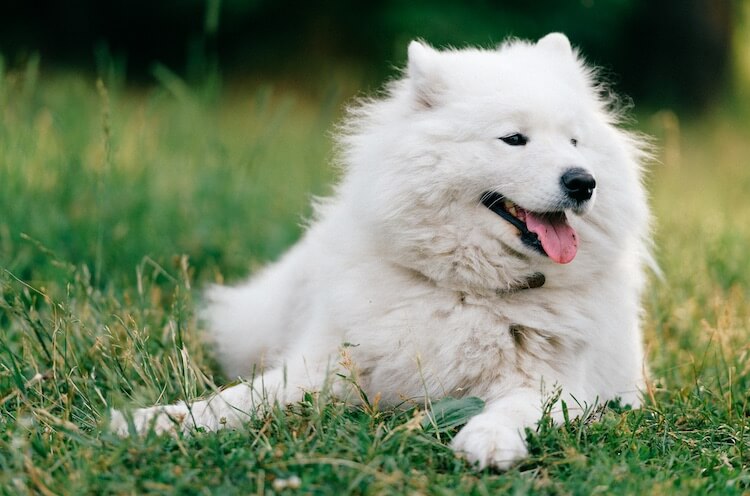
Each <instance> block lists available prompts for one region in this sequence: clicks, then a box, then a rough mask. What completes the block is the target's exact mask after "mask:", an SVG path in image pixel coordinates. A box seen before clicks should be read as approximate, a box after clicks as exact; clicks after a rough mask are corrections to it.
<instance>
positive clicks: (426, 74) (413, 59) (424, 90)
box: [407, 40, 444, 108]
mask: <svg viewBox="0 0 750 496" xmlns="http://www.w3.org/2000/svg"><path fill="white" fill-rule="evenodd" d="M408 53H409V65H408V68H407V72H408V75H409V80H410V82H411V89H412V92H413V94H414V101H415V102H416V103H417V105H418V106H419V107H420V108H431V107H434V106H435V105H436V104H437V101H438V98H439V96H440V93H441V92H442V90H443V88H444V83H443V78H442V74H441V71H440V60H439V58H440V53H439V52H438V51H437V50H435V49H434V48H432V47H431V46H429V45H427V44H426V43H424V42H422V41H418V40H414V41H412V42H411V43H409V52H408Z"/></svg>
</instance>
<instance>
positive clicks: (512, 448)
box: [112, 33, 650, 469]
mask: <svg viewBox="0 0 750 496" xmlns="http://www.w3.org/2000/svg"><path fill="white" fill-rule="evenodd" d="M612 107H613V101H612V97H611V95H610V94H609V93H608V92H607V91H606V89H604V88H603V87H602V86H601V85H600V84H599V83H597V81H596V80H595V73H594V71H593V70H592V69H591V68H590V67H588V66H587V65H586V64H585V63H584V62H583V60H582V59H581V57H580V56H579V55H578V53H577V51H576V50H573V49H572V48H571V45H570V42H569V41H568V39H567V38H566V37H565V36H564V35H562V34H559V33H552V34H549V35H547V36H545V37H544V38H542V39H540V40H539V41H538V42H536V43H531V42H525V41H509V42H506V43H505V44H503V45H502V46H500V47H499V48H497V49H492V50H485V49H474V48H467V49H460V50H443V51H438V50H436V49H433V48H431V47H430V46H428V45H426V44H425V43H422V42H419V41H414V42H412V43H411V44H410V45H409V49H408V66H407V69H406V70H405V74H404V76H403V78H401V79H400V80H398V81H395V82H393V83H392V84H390V86H389V87H388V89H387V91H386V92H385V95H384V96H383V97H382V98H376V99H371V100H366V101H364V102H361V103H360V104H358V105H357V106H356V107H355V108H354V109H352V110H351V111H350V114H349V117H348V119H347V120H346V122H345V123H344V125H343V126H342V129H341V133H340V137H339V140H340V141H339V144H340V160H341V162H342V164H343V168H344V174H343V177H342V179H341V181H340V184H339V185H338V187H337V189H336V192H335V194H334V195H333V197H332V198H330V199H327V200H324V201H321V202H320V203H319V205H318V208H317V214H316V217H315V219H314V220H313V221H312V222H311V224H310V226H309V228H308V229H307V232H306V233H305V235H304V237H303V238H302V239H301V240H300V241H299V242H298V243H297V244H296V245H295V246H293V247H292V248H291V249H290V250H289V251H288V252H287V253H286V254H285V255H284V256H283V257H282V258H281V259H280V260H279V261H277V262H276V263H274V264H271V265H270V266H268V267H267V268H266V269H265V270H263V271H262V272H260V273H259V274H256V275H255V276H254V277H252V278H251V279H250V280H249V281H248V282H246V283H244V284H240V285H238V286H236V287H215V288H213V289H210V290H209V291H208V293H207V297H206V300H207V301H206V306H205V310H204V311H203V315H202V316H203V318H204V321H205V322H206V326H207V328H208V329H209V331H210V335H211V338H212V340H213V342H214V343H215V347H216V350H217V353H218V357H219V361H220V363H221V365H222V366H223V368H224V371H225V372H226V374H227V375H229V376H231V377H243V378H250V377H254V379H253V380H249V381H248V382H242V383H240V384H239V385H235V386H232V387H229V388H227V389H224V390H223V391H221V392H219V393H217V394H215V395H214V396H212V397H210V398H207V399H202V400H196V401H194V402H192V403H179V404H176V405H170V406H161V407H153V408H145V409H139V410H136V411H134V412H132V413H130V414H128V415H127V416H125V415H123V414H122V413H120V412H113V417H112V428H113V429H115V430H116V431H117V432H119V433H121V434H123V435H127V434H128V433H133V432H142V431H145V430H148V429H156V430H157V431H160V432H162V431H170V430H182V431H190V430H191V429H193V428H195V427H199V428H203V429H206V430H214V429H219V428H223V427H236V426H239V425H241V424H242V422H243V421H245V420H247V419H248V418H249V416H250V415H252V414H253V413H254V412H257V411H258V408H262V407H263V405H268V404H269V403H268V402H271V403H273V402H278V403H279V404H282V405H283V404H288V403H292V402H296V401H298V400H300V399H301V398H302V394H303V392H304V391H320V390H324V389H325V390H327V391H330V392H332V393H333V394H335V395H339V396H341V397H345V398H346V397H352V396H353V395H351V394H350V391H349V388H350V387H351V383H352V382H353V381H352V378H353V379H354V381H356V383H357V384H358V386H359V387H361V388H362V389H363V390H364V391H365V392H366V394H367V395H368V396H369V397H370V398H374V397H376V396H378V397H379V398H380V403H381V404H391V405H396V404H402V403H404V401H405V400H414V399H416V400H419V399H421V400H420V401H424V399H425V398H433V399H436V398H440V397H444V396H451V397H467V396H476V397H479V398H481V399H482V400H484V402H485V407H484V410H483V411H482V412H481V413H480V414H478V415H476V416H474V417H472V418H471V419H470V420H469V421H468V423H467V424H466V425H465V426H464V427H463V429H461V430H460V432H458V434H457V435H456V436H455V438H454V439H453V441H452V447H453V448H454V450H455V451H456V452H458V453H460V454H462V455H463V456H465V457H466V458H468V460H470V461H471V462H473V463H474V464H476V465H477V466H479V467H486V466H492V467H495V468H500V469H504V468H507V467H508V466H509V465H511V464H512V463H513V462H514V461H517V460H518V459H520V458H522V457H523V456H524V455H525V454H526V453H527V447H526V443H525V429H526V428H534V427H535V426H536V424H537V422H538V421H539V419H540V418H541V416H542V412H543V409H544V408H545V405H547V406H546V408H548V409H549V405H548V404H546V403H545V402H547V401H548V400H549V397H550V395H551V394H552V393H553V392H555V393H556V395H559V399H558V400H557V401H558V403H557V405H558V406H559V407H552V416H553V418H555V419H559V418H561V416H562V414H561V413H560V410H561V406H562V405H561V403H560V402H562V401H565V402H566V405H567V408H568V410H569V411H571V412H573V411H575V409H576V408H585V407H586V406H587V405H588V406H591V405H594V404H595V403H597V402H604V401H607V400H611V399H614V398H620V399H621V400H622V401H623V402H624V403H629V404H631V405H633V406H637V405H639V402H640V400H639V393H640V391H641V389H642V388H643V386H644V363H643V353H642V343H641V330H640V323H639V320H640V316H641V304H640V296H641V292H642V289H643V286H644V279H645V277H644V271H645V267H646V266H647V265H648V264H649V261H650V255H649V249H648V239H649V209H648V206H647V200H646V195H645V192H644V188H643V186H642V184H641V163H642V162H643V161H644V158H645V153H644V151H643V149H644V147H643V143H642V142H641V141H640V140H639V139H638V138H637V137H636V136H634V135H633V134H630V133H628V132H626V131H624V130H623V129H621V128H619V127H618V115H617V113H616V111H613V110H612ZM342 376H345V377H346V378H347V379H342Z"/></svg>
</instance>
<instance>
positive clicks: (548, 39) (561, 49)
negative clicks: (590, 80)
mask: <svg viewBox="0 0 750 496" xmlns="http://www.w3.org/2000/svg"><path fill="white" fill-rule="evenodd" d="M536 46H538V47H540V48H544V49H546V50H550V51H554V52H555V53H558V54H560V55H565V56H567V57H572V56H573V48H571V46H570V40H568V37H567V36H565V35H564V34H562V33H550V34H548V35H547V36H545V37H543V38H540V39H539V41H537V42H536Z"/></svg>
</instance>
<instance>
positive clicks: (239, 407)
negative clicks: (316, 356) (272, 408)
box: [110, 369, 325, 437]
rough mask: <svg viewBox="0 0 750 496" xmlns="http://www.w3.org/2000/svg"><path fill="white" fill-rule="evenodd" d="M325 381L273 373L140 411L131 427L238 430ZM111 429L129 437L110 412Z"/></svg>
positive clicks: (295, 373)
mask: <svg viewBox="0 0 750 496" xmlns="http://www.w3.org/2000/svg"><path fill="white" fill-rule="evenodd" d="M287 379H288V380H287ZM324 380H325V377H324V375H322V376H321V375H320V374H319V375H317V376H315V377H312V378H311V377H310V375H309V374H307V375H306V376H303V375H301V374H300V372H299V371H295V370H290V371H286V370H283V369H275V370H272V371H270V372H268V373H266V374H264V375H263V376H261V377H258V378H257V379H255V381H253V382H252V384H249V383H241V384H237V385H234V386H231V387H229V388H227V389H224V390H222V391H220V392H218V393H216V394H214V395H213V396H211V397H209V398H207V399H204V400H197V401H194V402H191V403H185V402H180V403H177V404H174V405H167V406H155V407H150V408H139V409H138V410H135V411H134V412H133V413H132V421H133V427H134V429H135V433H137V434H143V433H145V432H148V430H149V429H153V430H154V431H155V432H156V433H158V434H161V433H165V432H176V431H182V432H190V431H191V430H193V429H194V428H201V429H205V430H208V431H215V430H218V429H224V428H230V429H232V428H237V427H239V426H241V425H242V424H243V423H244V422H247V421H248V420H250V419H251V417H252V415H253V414H254V413H260V412H262V411H263V409H264V408H267V407H268V406H269V405H273V404H275V403H279V404H280V405H286V404H289V403H293V402H295V401H298V400H300V399H301V398H302V394H303V392H304V391H306V390H316V389H320V388H321V387H322V386H323V383H324ZM110 429H111V430H113V431H114V432H116V433H117V434H119V435H120V436H123V437H125V436H128V435H130V433H131V431H130V427H129V423H128V420H127V418H126V416H125V415H124V414H123V413H122V412H119V411H117V410H113V411H112V414H111V420H110Z"/></svg>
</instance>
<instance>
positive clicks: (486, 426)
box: [452, 389, 544, 470]
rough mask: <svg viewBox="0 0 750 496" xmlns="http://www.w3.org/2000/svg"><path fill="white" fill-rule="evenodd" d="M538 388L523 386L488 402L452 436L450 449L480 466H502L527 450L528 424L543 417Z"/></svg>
mask: <svg viewBox="0 0 750 496" xmlns="http://www.w3.org/2000/svg"><path fill="white" fill-rule="evenodd" d="M543 401H544V399H543V397H542V394H541V393H540V392H536V391H533V390H531V389H522V390H519V391H515V392H513V393H510V394H508V395H507V396H505V397H503V398H501V399H498V400H495V401H493V402H490V403H488V404H487V406H486V408H485V410H484V411H483V412H482V413H480V414H479V415H477V416H475V417H473V418H472V419H471V420H469V422H468V423H467V424H466V426H465V427H464V428H463V429H461V431H460V432H459V433H458V435H456V437H455V438H454V439H453V442H452V447H453V449H454V450H455V451H456V452H458V453H460V454H461V455H463V456H465V457H466V458H467V459H468V460H469V461H470V462H471V463H473V464H475V465H477V466H478V468H480V469H482V468H485V467H487V466H492V467H495V468H498V469H501V470H505V469H507V468H509V467H510V466H511V465H512V464H513V463H514V462H516V461H517V460H519V459H521V458H523V457H525V456H526V455H527V454H528V449H527V447H526V433H525V429H526V428H527V427H532V428H533V427H535V426H536V424H537V422H538V421H539V419H540V418H541V417H542V408H543Z"/></svg>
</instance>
